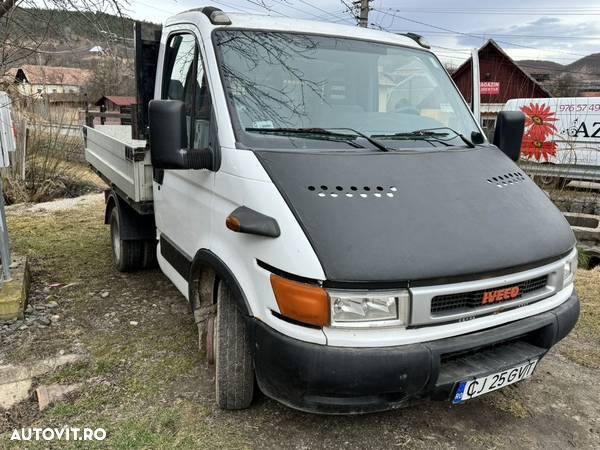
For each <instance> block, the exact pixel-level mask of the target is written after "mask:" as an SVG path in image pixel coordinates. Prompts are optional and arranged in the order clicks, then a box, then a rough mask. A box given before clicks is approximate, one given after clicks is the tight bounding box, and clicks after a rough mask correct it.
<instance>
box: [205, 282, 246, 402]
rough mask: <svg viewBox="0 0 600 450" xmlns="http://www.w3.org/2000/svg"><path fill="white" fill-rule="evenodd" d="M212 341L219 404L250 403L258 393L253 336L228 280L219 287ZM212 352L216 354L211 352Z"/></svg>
mask: <svg viewBox="0 0 600 450" xmlns="http://www.w3.org/2000/svg"><path fill="white" fill-rule="evenodd" d="M209 330H210V327H209ZM210 331H213V330H210ZM212 344H213V345H214V349H213V351H214V356H213V358H214V361H215V391H216V398H217V404H218V406H219V407H220V408H223V409H244V408H247V407H249V406H250V403H252V397H253V395H254V368H253V365H252V351H251V347H250V339H249V336H248V333H247V331H246V324H245V323H244V318H243V316H242V314H241V313H240V311H239V310H238V308H237V306H236V299H235V298H234V294H233V293H232V291H231V289H229V287H228V286H227V285H226V284H225V283H224V282H221V283H219V287H218V290H217V314H216V317H215V321H214V331H213V343H212ZM207 353H209V352H207ZM210 356H212V355H211V354H210V353H209V357H210Z"/></svg>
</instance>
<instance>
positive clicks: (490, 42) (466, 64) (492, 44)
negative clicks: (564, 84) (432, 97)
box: [452, 39, 552, 97]
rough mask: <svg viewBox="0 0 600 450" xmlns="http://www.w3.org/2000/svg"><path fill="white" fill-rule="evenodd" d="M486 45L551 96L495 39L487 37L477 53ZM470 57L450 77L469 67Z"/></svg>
mask: <svg viewBox="0 0 600 450" xmlns="http://www.w3.org/2000/svg"><path fill="white" fill-rule="evenodd" d="M487 47H492V48H493V49H494V50H496V51H497V52H498V53H500V54H501V55H502V56H503V57H504V58H506V59H507V60H508V61H509V62H510V63H512V64H514V66H515V67H516V68H517V69H519V70H520V71H521V72H523V75H525V76H526V77H527V78H529V79H530V80H531V82H532V83H535V84H536V85H537V86H538V87H539V88H540V89H541V90H542V91H543V92H544V93H545V94H547V95H548V97H552V94H551V93H550V92H548V91H547V90H546V88H544V86H542V85H541V84H540V83H538V81H537V80H536V79H535V78H533V77H532V76H531V75H529V74H528V73H527V71H525V70H523V69H522V68H521V67H520V66H519V65H518V64H517V63H516V62H515V61H514V60H513V59H512V58H511V57H510V56H508V54H507V53H506V52H505V51H504V50H503V49H502V47H500V46H499V45H498V44H497V43H496V41H494V40H493V39H488V41H487V42H486V43H485V44H483V45H482V46H481V47H480V48H479V53H481V51H482V50H484V49H486V48H487ZM471 59H472V58H469V59H467V60H466V61H465V62H463V63H462V64H461V65H460V66H458V68H457V69H456V70H455V71H454V72H453V73H452V78H455V79H456V77H458V76H459V74H460V73H461V72H463V71H464V70H466V68H467V67H470V66H471Z"/></svg>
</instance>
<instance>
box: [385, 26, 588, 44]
mask: <svg viewBox="0 0 600 450" xmlns="http://www.w3.org/2000/svg"><path fill="white" fill-rule="evenodd" d="M388 31H390V32H392V33H399V32H408V31H412V32H413V33H419V34H421V33H423V34H445V35H450V36H455V35H456V34H457V33H455V32H450V31H440V30H414V29H410V30H409V29H405V28H393V29H390V28H388ZM482 36H499V37H509V38H532V39H557V36H550V35H547V34H546V35H536V34H514V33H511V34H503V33H487V32H486V33H485V35H482ZM558 38H559V39H579V40H586V41H588V40H596V39H600V36H591V35H590V36H586V35H580V36H565V35H561V36H558Z"/></svg>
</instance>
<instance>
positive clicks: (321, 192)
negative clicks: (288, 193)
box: [307, 185, 398, 199]
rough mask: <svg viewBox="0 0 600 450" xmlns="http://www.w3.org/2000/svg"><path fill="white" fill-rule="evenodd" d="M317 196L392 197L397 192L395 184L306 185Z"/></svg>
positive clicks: (352, 197)
mask: <svg viewBox="0 0 600 450" xmlns="http://www.w3.org/2000/svg"><path fill="white" fill-rule="evenodd" d="M307 189H308V190H309V191H310V192H313V193H315V194H316V195H317V197H319V198H348V199H354V198H380V199H384V198H394V197H396V195H397V194H398V188H397V187H396V186H339V185H338V186H327V185H321V186H317V185H311V186H307Z"/></svg>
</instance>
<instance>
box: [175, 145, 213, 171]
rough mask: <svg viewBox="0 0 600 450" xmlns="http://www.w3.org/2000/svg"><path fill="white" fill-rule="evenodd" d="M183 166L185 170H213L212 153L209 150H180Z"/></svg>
mask: <svg viewBox="0 0 600 450" xmlns="http://www.w3.org/2000/svg"><path fill="white" fill-rule="evenodd" d="M180 153H181V158H182V159H183V165H184V167H186V168H187V169H209V170H213V166H214V161H213V152H212V151H211V149H209V148H192V149H187V148H184V149H181V150H180Z"/></svg>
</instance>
